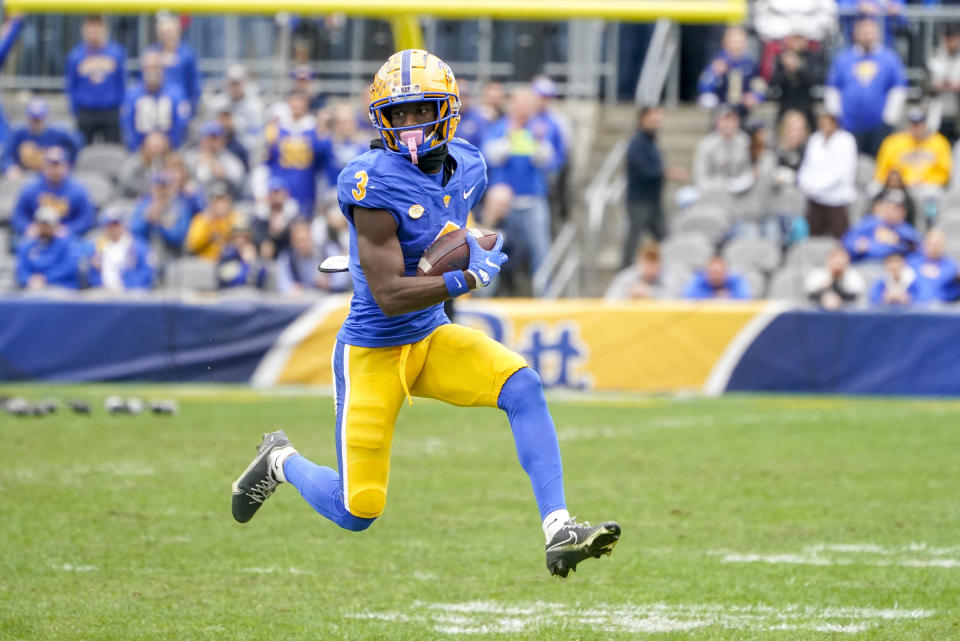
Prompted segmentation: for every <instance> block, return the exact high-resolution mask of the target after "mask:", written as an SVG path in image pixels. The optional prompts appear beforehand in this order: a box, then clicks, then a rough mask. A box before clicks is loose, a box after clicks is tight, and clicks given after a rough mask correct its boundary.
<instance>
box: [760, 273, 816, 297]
mask: <svg viewBox="0 0 960 641" xmlns="http://www.w3.org/2000/svg"><path fill="white" fill-rule="evenodd" d="M806 275H807V274H806V272H805V271H804V270H802V269H800V268H798V267H796V266H787V267H784V268H783V269H781V270H780V271H778V272H777V273H776V274H774V275H773V278H771V279H770V287H769V288H768V289H767V298H772V299H774V300H787V301H793V302H801V301H803V300H805V298H806V297H805V296H804V293H803V280H804V278H806Z"/></svg>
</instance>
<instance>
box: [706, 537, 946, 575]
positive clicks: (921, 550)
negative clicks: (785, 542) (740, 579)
mask: <svg viewBox="0 0 960 641" xmlns="http://www.w3.org/2000/svg"><path fill="white" fill-rule="evenodd" d="M710 554H711V555H712V556H719V557H720V560H721V562H723V563H767V564H770V565H820V566H830V565H861V566H872V567H890V566H897V567H906V568H949V569H955V568H960V547H946V548H943V547H940V548H938V547H931V546H928V545H927V544H925V543H909V544H906V545H898V546H883V545H877V544H875V543H817V544H815V545H808V546H807V547H805V548H803V549H802V550H801V551H799V552H775V553H757V552H731V551H729V550H712V551H711V552H710Z"/></svg>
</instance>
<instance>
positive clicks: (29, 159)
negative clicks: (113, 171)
mask: <svg viewBox="0 0 960 641" xmlns="http://www.w3.org/2000/svg"><path fill="white" fill-rule="evenodd" d="M48 111H49V109H48V107H47V101H46V100H44V99H43V98H34V99H33V100H31V101H30V102H28V103H27V124H25V125H21V126H19V127H17V128H16V129H14V130H13V131H12V132H11V133H10V136H9V137H8V138H7V143H6V144H5V145H4V146H3V158H2V159H0V164H2V165H3V170H4V171H5V172H6V173H7V175H8V176H20V175H21V173H22V172H25V171H40V169H42V168H43V154H44V152H46V150H47V149H49V148H50V147H61V148H62V149H63V150H64V151H66V152H67V160H68V161H69V162H70V163H71V164H73V162H74V161H76V159H77V150H78V148H79V146H80V145H79V143H78V141H77V138H76V136H75V135H74V134H72V133H71V132H69V131H66V130H64V129H60V128H59V127H50V126H48V125H47V112H48Z"/></svg>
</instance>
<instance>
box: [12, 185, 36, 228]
mask: <svg viewBox="0 0 960 641" xmlns="http://www.w3.org/2000/svg"><path fill="white" fill-rule="evenodd" d="M32 200H33V198H32V190H27V189H24V190H23V191H21V192H20V195H19V196H18V197H17V204H16V206H15V207H14V208H13V217H12V220H11V224H12V225H13V230H14V231H15V232H16V233H17V235H18V236H23V234H24V232H26V231H27V227H29V226H30V223H31V222H32V221H33V203H32V202H31V201H32Z"/></svg>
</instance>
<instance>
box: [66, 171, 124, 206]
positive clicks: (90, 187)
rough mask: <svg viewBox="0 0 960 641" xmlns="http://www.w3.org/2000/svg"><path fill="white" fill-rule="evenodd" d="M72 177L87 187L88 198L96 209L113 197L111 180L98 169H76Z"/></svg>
mask: <svg viewBox="0 0 960 641" xmlns="http://www.w3.org/2000/svg"><path fill="white" fill-rule="evenodd" d="M74 177H75V178H76V179H77V180H79V181H80V182H81V183H83V186H84V187H86V188H87V192H88V193H89V194H90V200H92V201H93V204H94V205H95V206H96V207H97V209H100V208H101V207H103V206H104V205H105V204H106V203H107V202H109V201H110V199H111V198H113V193H114V188H113V181H111V180H110V178H109V177H108V176H107V175H106V174H104V173H102V172H98V171H78V172H76V173H75V174H74Z"/></svg>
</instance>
